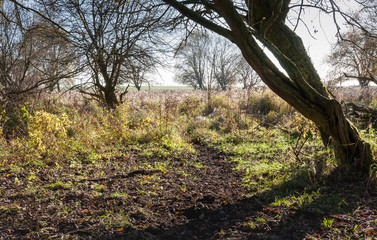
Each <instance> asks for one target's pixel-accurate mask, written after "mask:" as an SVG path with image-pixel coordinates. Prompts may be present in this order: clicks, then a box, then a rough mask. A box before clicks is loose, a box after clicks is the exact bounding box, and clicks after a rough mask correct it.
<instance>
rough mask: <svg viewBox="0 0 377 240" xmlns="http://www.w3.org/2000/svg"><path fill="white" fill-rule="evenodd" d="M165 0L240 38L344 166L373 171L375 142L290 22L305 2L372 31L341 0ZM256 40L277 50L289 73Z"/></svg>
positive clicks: (264, 75)
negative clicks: (353, 119) (349, 114)
mask: <svg viewBox="0 0 377 240" xmlns="http://www.w3.org/2000/svg"><path fill="white" fill-rule="evenodd" d="M163 1H164V2H165V3H167V4H169V5H170V6H172V7H174V8H175V9H177V10H178V12H179V13H180V14H182V15H184V16H186V17H187V18H188V19H190V20H191V21H193V22H196V23H198V24H200V25H202V26H203V27H205V28H207V29H210V30H211V31H213V32H216V33H217V34H219V35H221V36H223V37H225V38H227V39H229V40H230V41H232V42H233V43H235V44H236V45H237V46H238V47H239V49H240V50H241V52H242V54H243V56H244V58H245V59H246V61H247V62H248V63H249V64H250V66H252V67H253V69H254V70H255V71H256V72H257V73H258V75H259V76H260V77H261V79H262V80H263V82H264V83H265V84H266V85H267V86H269V87H270V89H271V90H272V91H274V92H275V93H276V94H277V95H279V96H280V97H281V98H283V99H284V100H285V101H287V102H288V103H289V104H291V105H292V106H293V107H295V108H296V109H297V110H298V111H299V112H301V113H302V114H303V115H304V116H305V117H307V118H309V119H311V120H312V121H313V122H314V123H315V124H316V125H317V127H318V128H319V130H320V132H321V135H322V140H323V142H324V144H325V145H328V144H329V143H334V147H335V149H336V153H337V157H338V159H339V163H340V166H341V167H344V169H345V171H344V172H348V173H361V174H367V173H368V172H369V170H370V165H371V163H372V160H373V156H372V151H371V146H370V144H369V143H368V142H366V141H365V140H364V139H363V138H362V137H361V136H360V134H359V132H358V130H357V129H356V128H355V127H354V126H353V125H352V124H351V123H350V122H349V121H348V120H347V118H346V117H345V115H344V114H343V112H342V108H341V105H340V103H339V102H338V101H337V100H336V99H334V98H333V96H332V94H330V92H329V91H328V90H327V89H326V87H325V86H324V85H323V83H322V82H321V79H320V77H319V75H318V73H317V71H316V69H315V68H314V66H313V64H312V62H311V59H310V57H309V56H308V54H307V51H306V49H305V46H304V44H303V42H302V40H301V38H300V37H299V36H297V34H296V33H295V32H294V28H295V26H293V27H292V28H293V29H292V28H291V27H290V26H288V25H287V23H286V19H287V16H288V13H289V12H291V13H292V14H293V13H294V11H295V10H297V11H296V13H297V15H296V21H295V22H296V23H300V22H301V20H300V19H301V14H303V13H304V12H305V11H304V10H305V8H315V9H319V10H321V11H323V12H326V13H330V14H332V15H333V16H334V19H335V20H336V19H337V18H338V16H339V17H342V18H343V19H344V20H346V21H347V22H348V23H350V24H353V26H355V27H360V28H361V29H362V31H365V32H368V30H367V29H365V28H362V26H361V24H360V23H359V22H357V21H355V20H354V19H353V18H352V17H350V16H349V15H347V14H346V13H345V12H344V11H342V9H341V7H340V6H339V5H338V4H337V2H336V1H333V0H328V1H312V0H307V1H303V0H302V1H290V0H253V1H231V0H213V1H210V0H198V1H179V0H163ZM355 2H356V3H361V4H362V3H363V2H366V1H363V2H361V1H355ZM371 2H372V3H373V1H371ZM374 5H375V3H374ZM290 20H291V19H290ZM336 24H337V26H339V24H338V23H337V22H336ZM256 40H258V41H259V42H260V43H261V44H263V45H264V46H265V47H266V48H267V49H268V50H269V51H270V52H272V53H273V55H274V56H275V58H276V59H277V60H278V61H279V63H280V66H281V67H282V68H283V69H284V70H285V73H284V72H282V71H281V70H280V69H279V67H278V66H277V65H276V64H275V63H274V62H273V61H271V59H270V58H269V57H268V56H267V55H266V53H265V51H264V50H263V49H262V47H261V45H260V44H259V43H258V42H257V41H256Z"/></svg>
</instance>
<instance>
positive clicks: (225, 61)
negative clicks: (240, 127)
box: [175, 32, 255, 90]
mask: <svg viewBox="0 0 377 240" xmlns="http://www.w3.org/2000/svg"><path fill="white" fill-rule="evenodd" d="M177 53H178V54H177V55H178V57H177V59H178V63H177V64H176V67H175V68H176V70H177V72H178V74H177V75H176V80H177V81H178V82H181V83H183V84H187V85H190V86H192V87H194V88H195V89H201V90H205V89H207V88H213V87H216V88H218V89H221V90H226V89H227V88H229V87H230V86H231V85H232V84H234V83H236V82H241V83H242V84H243V85H244V87H245V88H246V86H249V85H254V84H255V82H253V80H255V79H254V78H253V77H252V76H253V72H254V71H253V70H252V68H251V67H250V66H249V65H248V64H245V60H244V59H243V57H242V55H241V53H240V52H239V50H238V49H237V48H236V47H235V46H234V44H232V43H231V42H229V41H228V40H227V39H224V38H220V37H218V36H214V35H208V34H206V33H199V32H195V33H192V34H191V35H190V36H189V37H188V38H187V41H185V43H184V44H181V48H180V49H178V52H177ZM214 84H215V85H216V86H212V85H214ZM210 85H211V86H210Z"/></svg>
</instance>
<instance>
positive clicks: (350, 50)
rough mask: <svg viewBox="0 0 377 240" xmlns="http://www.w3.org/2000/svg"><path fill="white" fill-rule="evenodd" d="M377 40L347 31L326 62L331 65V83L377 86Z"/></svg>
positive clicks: (356, 32)
mask: <svg viewBox="0 0 377 240" xmlns="http://www.w3.org/2000/svg"><path fill="white" fill-rule="evenodd" d="M376 49H377V38H374V37H371V36H369V35H367V34H363V33H362V32H361V31H357V30H356V29H354V30H350V31H348V32H347V33H346V34H345V36H344V38H343V39H340V40H339V41H338V42H337V44H336V45H335V46H334V48H333V51H332V53H331V54H330V55H329V56H328V58H327V62H328V63H329V64H331V65H332V68H333V70H332V71H331V73H330V74H331V76H332V79H331V80H332V81H336V82H344V81H347V80H353V79H354V80H357V81H358V82H359V85H360V86H361V87H367V86H368V85H369V83H370V82H374V83H376V84H377V79H376V78H377V55H376V54H377V53H376Z"/></svg>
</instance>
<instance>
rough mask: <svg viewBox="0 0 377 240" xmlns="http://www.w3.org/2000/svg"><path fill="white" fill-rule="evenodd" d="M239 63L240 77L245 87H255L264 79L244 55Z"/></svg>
mask: <svg viewBox="0 0 377 240" xmlns="http://www.w3.org/2000/svg"><path fill="white" fill-rule="evenodd" d="M237 64H238V68H237V71H238V79H239V82H240V83H241V84H242V88H243V89H249V88H251V87H254V86H256V85H257V84H258V83H260V82H261V81H262V80H261V79H260V77H259V76H258V74H257V73H256V72H255V71H254V70H253V68H252V67H250V65H249V64H248V63H247V62H246V60H245V59H244V58H243V57H242V56H241V57H240V58H239V60H238V62H237Z"/></svg>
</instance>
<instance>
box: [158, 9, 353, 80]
mask: <svg viewBox="0 0 377 240" xmlns="http://www.w3.org/2000/svg"><path fill="white" fill-rule="evenodd" d="M348 3H349V2H348ZM302 18H303V20H304V22H305V23H306V26H307V27H305V25H304V24H303V23H300V24H299V26H298V28H297V30H296V33H297V34H298V35H299V36H300V37H301V38H302V40H303V42H304V45H305V47H306V50H307V51H308V53H309V56H310V57H311V59H312V61H313V63H314V66H315V67H316V69H317V71H318V73H319V75H320V76H321V78H322V79H323V80H324V79H325V78H326V75H327V72H328V70H329V67H327V65H326V64H325V63H324V59H325V57H326V56H327V55H328V54H329V53H330V52H331V45H332V44H334V43H335V42H336V26H335V24H334V23H333V19H332V16H330V15H328V14H324V13H319V11H318V10H315V9H311V10H307V11H306V13H305V14H304V15H302ZM340 27H343V26H342V25H340ZM308 31H310V34H311V35H312V36H314V38H313V37H312V36H310V34H309V33H308ZM173 62H174V60H172V63H173ZM154 79H155V82H157V84H158V85H165V86H172V85H180V84H179V83H176V82H174V72H173V69H172V68H171V69H159V74H157V75H156V76H155V77H154Z"/></svg>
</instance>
